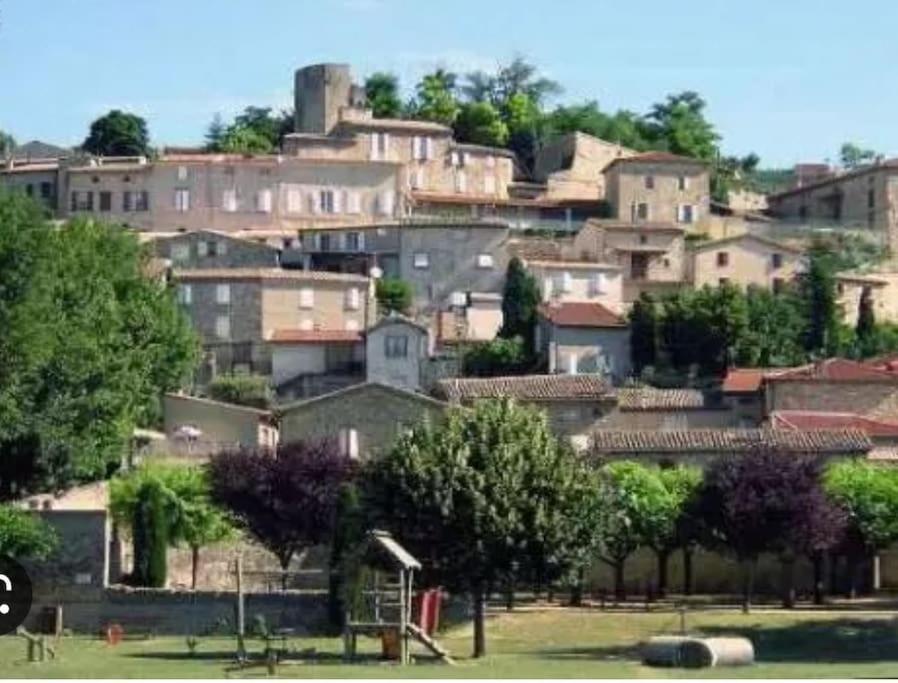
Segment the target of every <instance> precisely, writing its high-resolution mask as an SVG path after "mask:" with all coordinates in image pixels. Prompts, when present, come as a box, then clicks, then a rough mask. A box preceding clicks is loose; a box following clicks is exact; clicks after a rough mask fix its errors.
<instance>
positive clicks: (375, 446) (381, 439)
mask: <svg viewBox="0 0 898 683" xmlns="http://www.w3.org/2000/svg"><path fill="white" fill-rule="evenodd" d="M447 408H448V406H447V405H446V404H445V403H441V402H440V401H436V400H434V399H432V398H429V397H427V396H424V395H422V394H416V393H413V392H409V391H404V390H402V389H397V388H395V387H390V386H386V385H382V384H373V383H366V384H359V385H356V386H353V387H349V388H348V389H343V390H341V391H337V392H334V393H332V394H327V395H324V396H318V397H316V398H313V399H309V400H307V401H300V402H299V403H294V404H292V405H288V406H285V407H284V408H283V409H282V413H281V441H282V442H284V443H289V442H291V441H295V440H297V439H308V438H315V437H317V438H333V439H336V440H337V441H338V442H339V443H340V446H341V448H342V449H343V451H344V452H345V453H346V455H347V456H348V457H353V458H372V457H376V456H377V454H378V453H382V452H384V451H385V450H386V449H388V448H390V446H392V444H393V442H394V441H395V440H396V437H397V436H398V435H399V434H400V433H401V432H402V430H403V429H407V428H409V427H414V426H415V425H417V424H418V423H420V422H421V420H424V419H429V420H431V421H432V422H438V421H440V420H441V419H442V418H443V415H444V414H445V411H446V409H447Z"/></svg>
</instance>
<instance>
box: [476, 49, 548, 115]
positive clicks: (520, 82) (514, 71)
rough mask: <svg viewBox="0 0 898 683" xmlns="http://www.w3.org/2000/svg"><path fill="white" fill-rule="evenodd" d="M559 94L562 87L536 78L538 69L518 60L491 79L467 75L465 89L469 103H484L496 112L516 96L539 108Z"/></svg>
mask: <svg viewBox="0 0 898 683" xmlns="http://www.w3.org/2000/svg"><path fill="white" fill-rule="evenodd" d="M561 92H562V87H561V85H560V84H559V83H558V82H557V81H553V80H552V79H550V78H546V77H545V76H540V75H539V69H538V68H537V67H536V66H535V65H533V64H531V63H529V62H528V61H527V60H525V59H524V58H523V57H521V56H516V57H515V58H514V59H513V60H512V61H511V62H510V63H508V64H505V65H502V66H500V67H499V69H498V71H497V72H496V74H495V76H487V75H484V74H483V73H482V72H475V73H473V74H469V75H468V85H467V87H466V89H465V93H466V94H467V95H468V97H469V99H470V100H471V101H472V102H481V101H487V102H490V103H491V104H493V105H494V106H496V107H497V108H500V109H501V108H502V107H504V106H505V105H506V104H507V103H508V100H509V99H510V98H511V97H512V96H514V95H517V94H523V95H526V96H527V97H528V98H529V99H530V100H531V101H532V102H533V103H534V104H536V105H537V106H539V105H541V104H542V103H543V102H544V101H545V100H546V99H547V98H548V97H551V96H553V95H559V94H561Z"/></svg>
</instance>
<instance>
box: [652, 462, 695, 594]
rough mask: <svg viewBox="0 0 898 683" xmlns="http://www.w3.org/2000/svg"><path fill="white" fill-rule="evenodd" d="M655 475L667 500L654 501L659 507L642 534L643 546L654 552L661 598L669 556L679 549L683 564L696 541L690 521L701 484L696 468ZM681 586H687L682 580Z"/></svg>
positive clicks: (680, 467)
mask: <svg viewBox="0 0 898 683" xmlns="http://www.w3.org/2000/svg"><path fill="white" fill-rule="evenodd" d="M655 475H656V476H657V477H658V480H659V481H660V482H661V485H662V486H663V487H664V489H665V491H666V492H667V498H666V499H665V498H662V497H660V496H659V497H657V498H655V499H654V500H656V501H660V503H661V504H660V505H659V506H657V508H656V514H655V515H652V516H651V517H650V518H649V520H650V521H652V522H653V523H652V524H650V525H649V526H648V528H647V530H646V545H648V546H649V547H650V548H652V550H654V551H655V555H656V556H657V558H658V582H657V589H658V594H659V595H660V596H661V597H664V596H665V595H666V594H667V566H668V560H669V559H670V556H671V554H672V553H673V552H674V551H675V550H677V549H678V548H679V549H682V550H683V553H684V560H685V558H686V557H688V556H689V555H688V553H690V552H691V550H692V546H693V544H694V543H695V541H696V538H695V532H694V521H693V520H692V519H691V518H690V517H691V511H692V508H693V506H694V504H695V501H696V500H697V498H698V493H699V490H700V487H701V484H702V471H701V470H700V469H698V468H697V467H687V466H684V465H678V466H676V467H670V468H663V469H659V470H657V472H655ZM687 562H688V560H687ZM684 564H686V562H684ZM690 571H691V568H690ZM684 573H686V572H684ZM684 583H687V584H688V581H686V580H685V577H684Z"/></svg>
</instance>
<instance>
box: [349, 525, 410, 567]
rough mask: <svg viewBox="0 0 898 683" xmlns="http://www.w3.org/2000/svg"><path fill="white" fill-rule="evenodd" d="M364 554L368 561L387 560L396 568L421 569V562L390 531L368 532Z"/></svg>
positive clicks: (375, 530) (379, 561)
mask: <svg viewBox="0 0 898 683" xmlns="http://www.w3.org/2000/svg"><path fill="white" fill-rule="evenodd" d="M362 555H363V557H364V559H365V560H366V561H367V562H371V563H382V562H383V561H387V562H388V563H390V564H391V565H393V566H395V567H396V568H399V569H403V570H405V571H408V570H410V569H416V570H417V569H421V563H420V562H418V560H416V559H415V558H414V556H413V555H412V554H411V553H409V551H407V550H406V549H405V548H403V547H402V546H401V545H399V542H398V541H397V540H396V539H395V538H393V536H392V535H390V532H388V531H381V530H380V529H374V530H372V531H370V532H368V538H367V539H366V540H365V545H364V546H363V551H362Z"/></svg>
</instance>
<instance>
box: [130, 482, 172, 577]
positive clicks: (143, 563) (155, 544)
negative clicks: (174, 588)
mask: <svg viewBox="0 0 898 683" xmlns="http://www.w3.org/2000/svg"><path fill="white" fill-rule="evenodd" d="M170 515H171V511H170V510H169V509H168V505H167V500H166V495H165V489H164V488H163V485H162V483H161V482H159V481H155V480H150V481H148V482H147V483H146V485H145V486H143V487H141V488H140V490H139V491H138V492H137V502H136V505H135V509H134V521H133V528H132V532H131V533H132V539H133V542H134V572H133V581H134V582H135V583H136V584H137V585H138V586H148V587H150V588H164V587H165V580H166V576H167V574H168V543H169V531H170V529H171V525H172V520H171V516H170Z"/></svg>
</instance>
